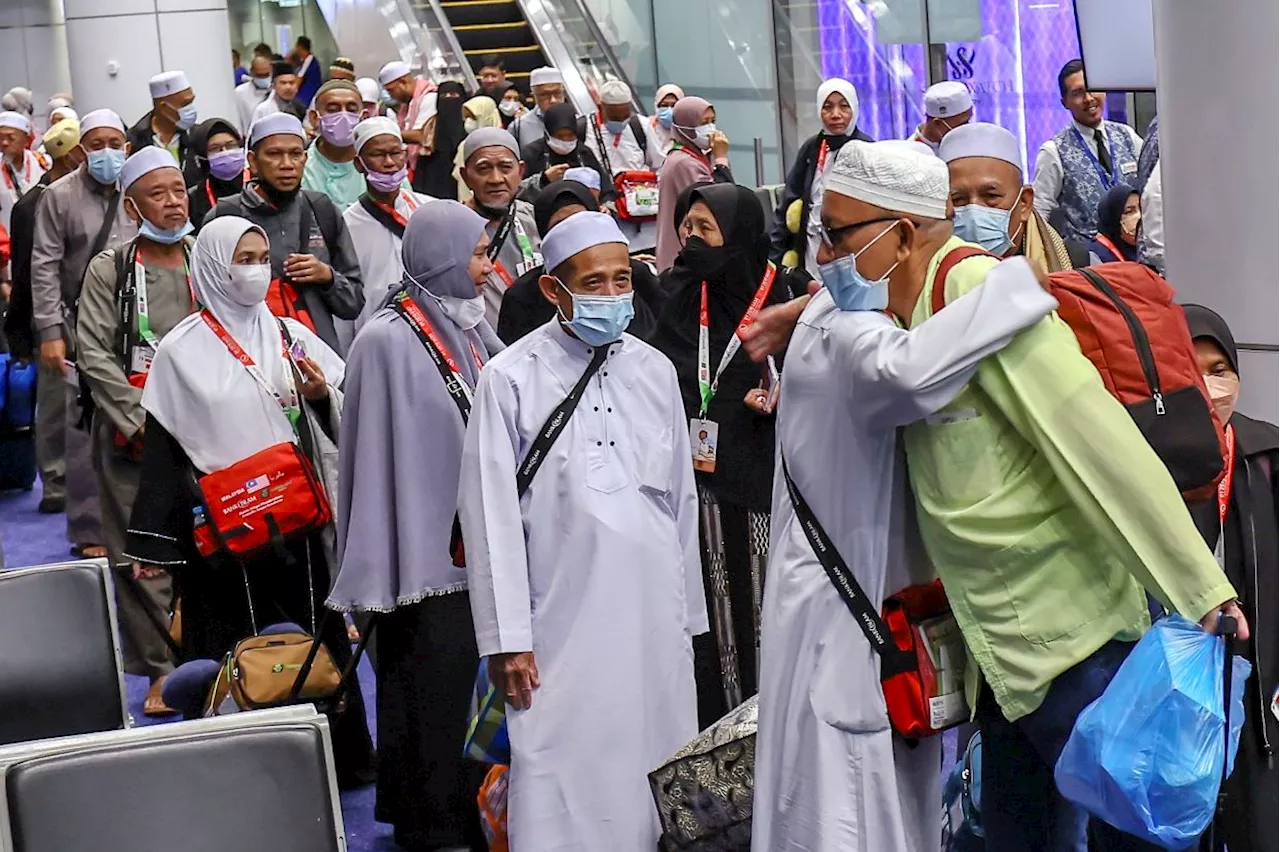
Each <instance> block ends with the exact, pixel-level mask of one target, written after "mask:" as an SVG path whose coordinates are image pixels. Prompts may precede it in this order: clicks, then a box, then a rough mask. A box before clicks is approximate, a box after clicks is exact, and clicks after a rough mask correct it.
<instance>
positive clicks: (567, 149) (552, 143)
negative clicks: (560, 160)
mask: <svg viewBox="0 0 1280 852" xmlns="http://www.w3.org/2000/svg"><path fill="white" fill-rule="evenodd" d="M547 147H548V148H550V149H551V150H552V151H554V152H555V153H557V154H559V155H560V156H562V157H563V156H566V155H568V154H572V153H573V152H574V151H576V150H577V148H578V140H577V139H574V140H573V141H571V142H569V141H565V140H564V139H557V138H556V137H554V136H548V137H547Z"/></svg>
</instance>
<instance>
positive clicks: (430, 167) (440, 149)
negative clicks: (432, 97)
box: [413, 80, 467, 198]
mask: <svg viewBox="0 0 1280 852" xmlns="http://www.w3.org/2000/svg"><path fill="white" fill-rule="evenodd" d="M466 91H467V90H466V89H464V88H463V87H462V84H461V83H459V82H458V81H456V80H446V81H445V82H443V83H441V84H440V87H439V88H438V89H436V129H435V136H434V142H433V144H432V149H431V153H430V154H420V155H419V156H418V163H417V166H416V168H415V169H414V172H413V188H414V189H415V190H416V191H418V192H421V193H425V194H426V195H430V196H432V197H434V198H457V197H458V182H457V181H455V180H454V179H453V158H454V157H455V156H456V155H457V153H458V146H459V145H461V144H462V140H463V139H464V138H466V135H467V132H466V130H465V129H464V128H463V119H462V102H463V101H464V100H466Z"/></svg>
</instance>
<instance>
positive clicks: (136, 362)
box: [129, 343, 156, 376]
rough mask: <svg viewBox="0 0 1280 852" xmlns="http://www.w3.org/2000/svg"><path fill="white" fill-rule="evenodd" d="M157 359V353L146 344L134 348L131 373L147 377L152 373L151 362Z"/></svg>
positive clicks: (130, 366)
mask: <svg viewBox="0 0 1280 852" xmlns="http://www.w3.org/2000/svg"><path fill="white" fill-rule="evenodd" d="M155 357H156V351H155V350H154V349H152V348H151V347H150V346H148V345H146V344H145V343H144V344H140V345H138V346H135V347H133V361H132V363H130V365H129V372H131V373H137V374H139V375H143V376H145V375H146V374H147V373H150V372H151V362H152V361H154V360H155Z"/></svg>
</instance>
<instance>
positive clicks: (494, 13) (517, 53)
mask: <svg viewBox="0 0 1280 852" xmlns="http://www.w3.org/2000/svg"><path fill="white" fill-rule="evenodd" d="M440 9H441V11H442V12H443V13H444V16H445V18H447V19H448V24H449V27H450V28H451V29H452V30H453V33H454V36H455V37H456V38H457V41H458V45H459V46H460V47H461V48H462V52H463V55H464V56H465V57H466V59H467V63H468V64H469V65H470V66H471V70H472V71H473V72H474V71H479V70H480V64H481V62H482V61H483V59H484V57H486V56H489V55H496V56H499V57H501V58H502V61H503V64H504V65H505V66H506V69H507V79H509V80H513V81H515V82H518V83H520V84H522V85H523V86H524V88H525V90H526V91H527V90H528V81H529V72H530V71H532V70H533V69H535V68H539V67H541V66H543V65H547V64H549V63H548V62H547V58H546V56H545V54H543V52H542V47H541V45H539V44H538V40H537V39H536V38H535V37H534V34H533V30H531V29H530V28H529V23H528V21H526V20H525V17H524V14H523V13H522V12H521V11H520V4H519V3H517V2H516V0H448V2H443V3H440Z"/></svg>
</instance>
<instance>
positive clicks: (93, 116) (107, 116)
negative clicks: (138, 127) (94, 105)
mask: <svg viewBox="0 0 1280 852" xmlns="http://www.w3.org/2000/svg"><path fill="white" fill-rule="evenodd" d="M99 127H110V128H112V129H113V130H119V131H120V132H121V133H124V132H125V129H124V122H123V121H121V120H120V116H118V115H116V113H115V110H110V109H95V110H93V111H92V112H88V113H85V116H84V118H82V119H80V135H81V136H84V135H85V134H86V133H88V132H89V131H90V130H96V129H98V128H99Z"/></svg>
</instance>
